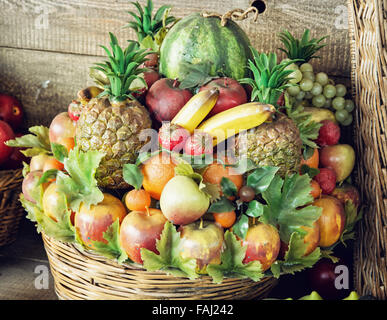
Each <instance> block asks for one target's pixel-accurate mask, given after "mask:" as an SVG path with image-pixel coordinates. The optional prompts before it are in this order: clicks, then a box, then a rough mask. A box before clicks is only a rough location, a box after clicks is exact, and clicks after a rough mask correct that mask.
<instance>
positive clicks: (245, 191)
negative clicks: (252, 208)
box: [238, 186, 255, 202]
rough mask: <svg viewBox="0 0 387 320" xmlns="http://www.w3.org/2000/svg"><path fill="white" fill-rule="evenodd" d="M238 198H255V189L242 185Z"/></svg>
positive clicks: (247, 200) (244, 199)
mask: <svg viewBox="0 0 387 320" xmlns="http://www.w3.org/2000/svg"><path fill="white" fill-rule="evenodd" d="M238 195H239V199H240V200H241V201H243V202H250V201H252V200H254V198H255V191H254V189H253V188H251V187H249V186H243V187H242V188H240V190H239V193H238Z"/></svg>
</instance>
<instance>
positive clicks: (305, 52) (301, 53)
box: [278, 29, 327, 64]
mask: <svg viewBox="0 0 387 320" xmlns="http://www.w3.org/2000/svg"><path fill="white" fill-rule="evenodd" d="M309 37H310V30H309V29H306V30H305V31H304V34H303V35H302V38H301V39H296V38H294V37H293V36H292V34H291V33H290V32H289V31H287V30H284V31H282V32H281V33H280V34H279V38H280V40H281V42H282V43H283V44H284V46H285V49H284V48H278V49H279V50H281V51H282V52H284V53H285V54H286V55H287V57H288V58H289V59H292V60H295V59H296V60H297V62H296V63H297V64H303V63H306V62H308V61H309V60H311V59H313V58H319V57H318V56H316V55H315V53H316V52H317V51H318V50H320V49H321V48H323V47H325V46H326V44H320V43H321V41H323V40H324V39H326V38H327V36H324V37H321V38H320V39H316V38H312V39H309Z"/></svg>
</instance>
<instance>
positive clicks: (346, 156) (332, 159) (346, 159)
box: [320, 144, 355, 182]
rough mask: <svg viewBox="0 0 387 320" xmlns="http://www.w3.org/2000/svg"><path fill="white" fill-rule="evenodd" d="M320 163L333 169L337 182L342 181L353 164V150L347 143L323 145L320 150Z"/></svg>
mask: <svg viewBox="0 0 387 320" xmlns="http://www.w3.org/2000/svg"><path fill="white" fill-rule="evenodd" d="M320 165H321V166H322V167H324V168H331V169H332V170H333V171H335V173H336V181H337V182H341V181H344V180H345V179H346V178H348V177H349V175H350V174H351V172H352V170H353V168H354V166H355V151H354V150H353V148H352V147H351V146H350V145H348V144H337V145H334V146H327V147H324V148H322V149H321V151H320Z"/></svg>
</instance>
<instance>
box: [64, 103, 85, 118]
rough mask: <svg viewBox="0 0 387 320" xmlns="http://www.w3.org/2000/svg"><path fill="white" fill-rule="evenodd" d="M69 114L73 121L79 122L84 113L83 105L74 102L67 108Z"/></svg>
mask: <svg viewBox="0 0 387 320" xmlns="http://www.w3.org/2000/svg"><path fill="white" fill-rule="evenodd" d="M67 112H68V114H69V117H70V118H71V120H73V121H78V119H79V117H80V116H81V112H82V105H81V103H80V102H79V101H78V100H73V101H71V103H70V104H69V106H68V108H67Z"/></svg>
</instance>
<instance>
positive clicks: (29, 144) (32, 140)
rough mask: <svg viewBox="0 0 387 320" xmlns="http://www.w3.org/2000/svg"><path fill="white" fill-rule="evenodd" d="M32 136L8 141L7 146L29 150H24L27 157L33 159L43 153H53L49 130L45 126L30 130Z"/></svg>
mask: <svg viewBox="0 0 387 320" xmlns="http://www.w3.org/2000/svg"><path fill="white" fill-rule="evenodd" d="M29 131H30V132H31V133H30V134H26V135H24V136H22V137H17V138H15V139H13V140H8V141H7V142H5V144H6V145H7V146H9V147H19V148H28V149H27V150H23V151H22V153H23V154H24V155H25V156H28V157H32V156H36V155H38V154H41V153H51V144H50V139H49V133H48V132H49V129H48V128H47V127H44V126H34V127H31V128H29Z"/></svg>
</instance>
